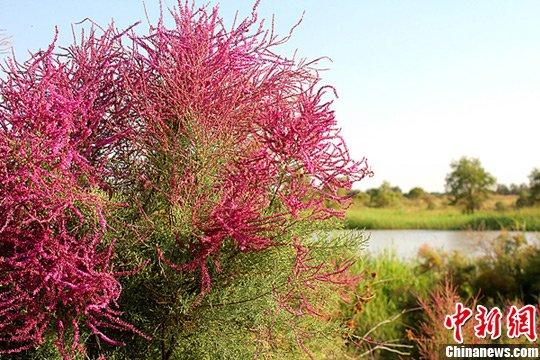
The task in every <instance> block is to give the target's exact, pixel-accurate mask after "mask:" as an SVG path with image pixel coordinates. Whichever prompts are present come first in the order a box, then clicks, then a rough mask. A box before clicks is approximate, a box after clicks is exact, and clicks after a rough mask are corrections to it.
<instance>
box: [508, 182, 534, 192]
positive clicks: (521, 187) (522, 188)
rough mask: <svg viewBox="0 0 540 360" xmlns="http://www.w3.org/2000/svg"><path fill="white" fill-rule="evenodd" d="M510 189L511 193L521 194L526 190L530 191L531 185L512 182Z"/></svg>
mask: <svg viewBox="0 0 540 360" xmlns="http://www.w3.org/2000/svg"><path fill="white" fill-rule="evenodd" d="M509 190H510V194H511V195H520V194H523V193H524V192H528V191H529V187H528V186H527V184H519V185H518V184H510V187H509Z"/></svg>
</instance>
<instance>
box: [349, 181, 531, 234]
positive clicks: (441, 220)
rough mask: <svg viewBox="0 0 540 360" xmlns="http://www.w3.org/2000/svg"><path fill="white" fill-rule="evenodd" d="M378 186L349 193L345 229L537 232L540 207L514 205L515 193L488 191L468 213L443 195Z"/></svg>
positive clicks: (516, 198) (517, 198)
mask: <svg viewBox="0 0 540 360" xmlns="http://www.w3.org/2000/svg"><path fill="white" fill-rule="evenodd" d="M381 188H382V189H381ZM381 188H379V189H377V192H373V193H371V194H369V191H368V192H366V193H364V192H356V193H354V194H352V204H351V206H350V207H349V208H348V209H347V211H346V215H345V219H344V227H345V228H346V229H360V230H361V229H367V230H377V229H378V230H407V229H414V230H418V229H425V230H471V231H481V230H511V231H540V207H539V206H528V207H517V206H515V204H516V202H517V201H518V200H519V197H518V196H516V195H501V194H496V193H494V194H491V195H490V197H489V199H488V200H486V202H485V204H484V205H483V207H482V209H480V210H478V211H475V212H473V213H467V212H463V211H462V208H460V207H459V206H454V205H451V203H450V199H449V196H448V195H446V194H430V193H422V194H421V195H420V196H418V197H414V196H413V197H411V196H410V195H409V194H401V193H399V192H398V191H397V190H396V188H390V187H388V186H387V185H383V186H382V187H381Z"/></svg>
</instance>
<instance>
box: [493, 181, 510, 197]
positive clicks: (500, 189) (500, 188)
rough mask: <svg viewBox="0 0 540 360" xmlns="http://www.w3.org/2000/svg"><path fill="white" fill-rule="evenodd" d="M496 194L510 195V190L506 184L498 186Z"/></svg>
mask: <svg viewBox="0 0 540 360" xmlns="http://www.w3.org/2000/svg"><path fill="white" fill-rule="evenodd" d="M495 192H496V193H497V194H499V195H510V188H509V187H508V186H506V185H504V184H497V189H496V190H495Z"/></svg>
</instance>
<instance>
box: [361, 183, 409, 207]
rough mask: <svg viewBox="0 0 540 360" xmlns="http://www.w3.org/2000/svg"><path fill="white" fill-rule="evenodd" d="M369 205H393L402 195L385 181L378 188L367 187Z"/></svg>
mask: <svg viewBox="0 0 540 360" xmlns="http://www.w3.org/2000/svg"><path fill="white" fill-rule="evenodd" d="M367 193H368V195H369V196H370V205H371V206H374V207H388V206H392V205H395V204H397V203H398V202H399V200H400V199H401V197H402V194H401V192H398V191H396V187H392V185H390V183H389V182H387V181H385V182H383V183H382V185H381V186H380V187H379V188H378V189H369V190H368V191H367Z"/></svg>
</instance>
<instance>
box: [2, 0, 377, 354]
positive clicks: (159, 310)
mask: <svg viewBox="0 0 540 360" xmlns="http://www.w3.org/2000/svg"><path fill="white" fill-rule="evenodd" d="M255 10H256V9H254V10H253V13H252V15H251V17H249V18H247V19H245V20H243V21H241V22H239V23H237V24H236V25H234V26H233V27H232V28H226V27H225V25H224V22H223V20H222V19H221V18H220V17H219V13H218V10H217V8H213V9H210V8H207V7H203V8H200V9H197V8H195V7H194V5H191V4H189V3H182V2H179V4H178V10H172V11H171V16H172V19H173V23H174V25H173V26H172V27H167V26H165V22H166V21H165V20H164V17H163V16H162V17H161V18H160V19H159V21H158V22H157V24H154V25H151V26H150V27H149V29H148V32H147V34H145V35H139V34H138V32H137V33H135V32H134V31H133V29H132V28H130V29H127V30H124V31H119V30H117V29H116V28H114V27H113V26H110V27H109V28H107V29H104V30H102V31H99V32H98V31H95V30H94V29H92V30H91V31H90V32H89V33H86V34H85V33H83V35H82V36H81V38H80V41H79V42H78V43H75V44H73V45H71V46H69V47H68V48H67V49H65V50H63V51H62V50H61V49H59V48H58V47H56V46H55V42H53V43H52V44H51V45H50V46H49V47H48V48H47V49H46V50H44V51H40V52H38V53H35V54H33V55H32V56H31V58H30V59H29V60H28V61H26V62H24V63H18V62H16V61H15V60H10V61H8V63H7V65H6V66H5V67H4V68H3V72H4V77H3V78H2V79H3V80H1V81H0V97H1V103H0V159H1V161H0V248H1V249H2V257H1V258H0V352H1V353H4V354H14V353H21V352H23V353H22V355H21V356H23V357H24V358H31V357H35V358H40V357H42V356H43V354H44V353H48V354H50V353H51V352H52V353H54V351H53V347H52V346H53V345H54V347H55V348H56V349H57V351H58V353H57V354H58V356H60V357H62V358H64V359H72V358H75V357H78V356H82V355H83V354H86V356H88V357H90V358H97V357H100V356H101V355H107V356H108V357H110V358H113V359H114V358H126V357H128V356H129V357H130V358H161V359H172V358H190V359H193V358H208V357H212V358H245V357H248V356H249V357H252V356H254V354H274V355H275V354H279V353H284V354H295V352H298V351H301V352H302V353H305V354H310V353H312V352H317V351H322V350H321V348H324V344H325V343H324V342H323V341H320V340H319V341H312V339H313V338H317V339H322V338H325V336H326V335H325V336H322V335H321V334H328V332H327V331H326V330H325V329H327V330H328V331H330V329H333V330H332V331H335V330H338V328H339V317H336V316H335V314H334V315H333V314H328V313H326V311H325V308H326V307H327V306H328V305H329V304H330V303H331V302H332V301H331V299H332V298H333V297H332V296H330V295H329V294H330V293H331V294H339V293H340V291H346V290H347V289H348V288H350V287H351V286H352V285H354V284H355V283H356V282H357V281H358V277H355V276H352V275H350V273H349V271H348V269H349V267H350V266H351V264H352V260H351V258H353V257H354V256H355V255H351V254H349V253H347V252H346V251H345V250H344V251H336V250H338V249H347V248H354V247H353V246H352V245H351V244H350V243H348V244H341V245H340V244H332V243H330V242H325V241H324V239H321V238H319V240H318V241H313V240H312V239H311V235H310V234H311V233H312V232H313V231H314V230H316V229H323V228H325V227H328V226H334V225H335V224H333V223H332V220H331V219H332V218H334V217H336V216H340V215H342V213H343V211H342V210H341V209H342V208H343V206H342V204H343V203H345V202H346V201H347V196H346V195H345V194H346V192H347V191H346V190H348V189H350V187H351V185H352V184H353V183H354V182H355V181H358V180H361V179H362V178H363V177H364V176H366V175H367V174H369V170H368V168H367V165H366V162H365V160H362V161H360V162H355V161H353V160H351V159H350V157H349V154H348V151H347V148H346V146H345V143H344V142H343V140H342V138H341V136H340V134H339V129H338V128H337V127H336V120H335V117H334V112H333V111H332V109H331V95H332V93H333V89H332V88H330V87H325V86H321V85H320V84H319V76H318V72H317V69H316V67H315V66H316V63H315V62H311V63H307V62H298V61H295V60H291V59H287V58H285V57H282V56H279V55H277V51H275V48H276V47H277V46H279V45H281V44H283V43H284V42H285V41H287V39H288V37H285V38H280V37H278V36H276V35H275V33H274V30H273V29H265V28H264V26H263V23H262V22H260V21H258V19H257V15H256V12H255ZM328 203H332V204H340V205H339V206H332V207H329V206H326V204H328ZM330 224H333V225H330ZM329 249H332V255H331V256H330V255H329V254H330V252H329ZM338 289H341V290H339V291H337V290H338ZM328 291H330V293H328ZM324 294H326V295H324ZM323 295H324V296H323ZM323 320H324V321H323ZM334 320H335V321H334ZM326 338H328V336H326ZM332 339H335V338H332ZM234 344H235V345H234ZM118 345H127V346H126V347H125V348H123V349H121V348H120V349H119V348H117V346H118ZM36 348H37V350H35V351H34V350H32V349H36ZM47 356H48V357H49V356H51V355H47ZM276 356H278V357H279V355H276Z"/></svg>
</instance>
